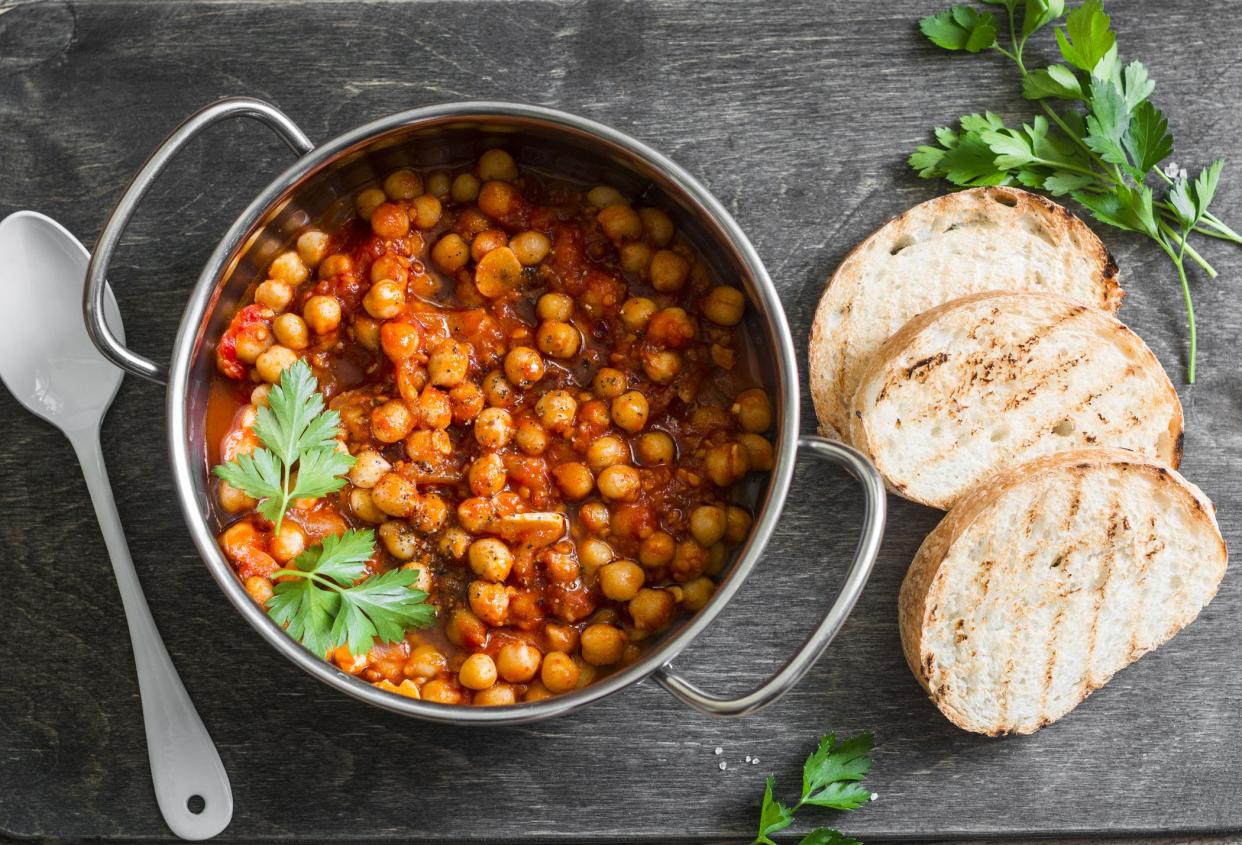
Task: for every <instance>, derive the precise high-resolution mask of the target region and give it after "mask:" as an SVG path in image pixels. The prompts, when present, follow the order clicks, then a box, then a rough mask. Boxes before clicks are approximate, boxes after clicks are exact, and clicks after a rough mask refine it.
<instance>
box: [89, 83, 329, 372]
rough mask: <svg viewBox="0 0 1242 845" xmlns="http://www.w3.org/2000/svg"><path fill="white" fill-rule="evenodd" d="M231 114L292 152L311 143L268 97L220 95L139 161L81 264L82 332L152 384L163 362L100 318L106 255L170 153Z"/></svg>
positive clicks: (307, 148) (304, 150) (109, 356)
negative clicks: (83, 278) (83, 274)
mask: <svg viewBox="0 0 1242 845" xmlns="http://www.w3.org/2000/svg"><path fill="white" fill-rule="evenodd" d="M234 117H249V118H252V119H254V120H257V121H259V122H260V123H262V124H263V125H264V126H266V127H267V128H269V129H271V130H272V131H273V132H275V133H276V135H277V136H278V137H279V138H280V139H281V140H282V141H284V142H285V144H287V145H288V146H289V149H291V150H293V151H294V152H295V153H297V154H298V155H305V154H306V153H308V152H310V151H311V150H312V149H314V148H315V145H314V144H312V143H311V141H310V139H309V138H307V137H306V135H305V133H303V132H302V130H301V129H299V128H298V125H297V124H296V123H294V122H293V121H292V120H290V119H289V118H288V117H286V116H285V115H284V113H283V112H281V111H280V110H279V109H277V108H276V107H275V106H273V105H271V104H270V103H265V102H263V101H262V100H256V99H253V98H250V97H226V98H225V99H223V100H217V101H216V102H214V103H211V104H210V105H207V106H205V107H203V108H202V109H200V110H199V111H197V112H195V113H194V114H192V115H190V117H188V118H187V119H186V120H185V121H184V122H183V123H182V124H181V125H180V126H178V127H177V128H176V129H174V130H173V131H172V133H171V134H170V135H169V136H168V137H167V138H165V139H164V142H163V143H162V144H160V145H159V146H158V147H156V149H155V152H153V153H152V154H151V157H150V158H148V159H147V160H146V163H144V164H143V165H142V169H141V170H139V171H138V175H137V176H135V177H134V179H133V181H132V182H130V183H129V187H127V188H126V189H125V193H124V194H122V195H121V199H120V201H119V202H117V204H116V208H114V209H113V210H112V214H111V215H109V217H108V219H107V221H106V222H105V223H104V226H103V230H102V231H101V232H100V233H99V240H98V241H97V242H96V243H95V249H94V251H93V252H92V254H91V260H90V264H89V265H88V266H87V268H86V290H85V291H84V293H83V295H82V313H83V316H84V317H85V319H86V332H87V334H89V335H90V338H91V342H93V343H94V344H95V348H96V349H98V350H99V351H100V353H101V354H102V355H103V356H104V357H105V358H107V359H108V360H109V361H111V362H112V363H114V364H116V365H117V366H118V367H120V368H121V369H122V370H124V371H125V372H127V373H130V374H132V375H136V376H141V377H142V378H144V379H147V380H148V381H153V382H155V383H156V384H164V383H165V381H167V378H168V368H167V367H165V366H163V365H161V364H156V363H155V362H154V361H151V360H149V359H147V358H144V357H143V356H141V355H139V354H138V353H136V352H134V351H132V350H131V349H129V348H128V347H127V346H125V344H124V343H122V342H121V341H120V340H119V339H118V338H117V337H116V335H114V334H113V333H112V330H111V329H110V328H108V324H107V323H106V322H105V321H104V279H105V278H106V277H107V273H108V265H109V264H110V263H111V261H112V253H113V252H114V251H115V250H116V247H117V244H118V243H119V242H120V240H121V235H122V234H123V233H124V232H125V227H126V226H127V225H129V221H130V219H131V218H132V217H133V216H134V211H135V210H136V209H137V207H138V203H140V202H141V201H142V198H143V197H144V196H145V195H146V193H147V190H148V189H150V187H151V185H152V184H153V183H154V182H155V180H156V178H157V177H158V176H159V175H160V173H162V172H163V170H164V168H166V167H167V166H168V164H169V162H171V161H172V159H173V157H174V156H175V155H176V154H177V153H178V152H179V151H180V150H181V148H182V147H184V146H185V145H186V144H187V143H189V142H190V141H192V140H193V139H194V138H196V137H197V136H198V135H199V134H200V133H202V131H203V130H204V129H206V128H207V127H209V126H212V125H213V124H216V123H220V122H221V121H223V120H228V119H230V118H234Z"/></svg>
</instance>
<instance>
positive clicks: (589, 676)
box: [574, 656, 599, 689]
mask: <svg viewBox="0 0 1242 845" xmlns="http://www.w3.org/2000/svg"><path fill="white" fill-rule="evenodd" d="M574 663H576V664H578V683H576V684H574V688H575V689H582V688H583V687H586V686H590V685H591V684H593V683H595V677H596V676H597V675H598V674H599V670H598V669H596V668H595V667H594V666H592V665H591V664H590V663H587V662H586V661H585V660H583V659H582V657H581V656H578V657H575V658H574Z"/></svg>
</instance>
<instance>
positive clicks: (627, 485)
mask: <svg viewBox="0 0 1242 845" xmlns="http://www.w3.org/2000/svg"><path fill="white" fill-rule="evenodd" d="M596 483H597V484H598V485H599V492H600V495H602V496H603V497H604V498H605V499H611V500H612V501H618V502H632V501H634V500H635V499H637V498H638V491H639V489H640V488H641V481H640V479H639V475H638V470H636V469H634V467H631V466H621V465H617V466H610V467H608V468H607V469H605V470H604V471H603V472H601V473H600V474H599V479H598V481H597V482H596Z"/></svg>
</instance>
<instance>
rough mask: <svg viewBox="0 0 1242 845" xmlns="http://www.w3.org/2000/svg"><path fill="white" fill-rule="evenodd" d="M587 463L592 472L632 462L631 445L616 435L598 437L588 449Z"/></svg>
mask: <svg viewBox="0 0 1242 845" xmlns="http://www.w3.org/2000/svg"><path fill="white" fill-rule="evenodd" d="M586 462H587V466H589V467H590V468H591V470H592V472H600V471H601V470H604V469H607V468H608V467H610V466H614V465H616V464H628V463H629V462H630V447H629V444H628V443H626V442H625V441H624V440H622V439H621V438H620V437H617V436H616V435H615V434H609V435H605V436H604V437H598V438H596V439H595V440H594V441H592V443H591V445H590V446H588V447H587V453H586Z"/></svg>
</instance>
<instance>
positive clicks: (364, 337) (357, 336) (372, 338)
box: [354, 314, 380, 352]
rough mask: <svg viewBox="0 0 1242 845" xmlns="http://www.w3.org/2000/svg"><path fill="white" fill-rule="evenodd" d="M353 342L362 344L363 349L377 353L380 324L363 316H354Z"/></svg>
mask: <svg viewBox="0 0 1242 845" xmlns="http://www.w3.org/2000/svg"><path fill="white" fill-rule="evenodd" d="M354 340H356V341H358V343H360V344H362V346H363V347H364V348H365V349H369V350H370V351H372V352H379V349H380V324H379V323H378V322H376V321H375V320H372V319H371V318H370V317H368V316H367V315H365V314H355V315H354Z"/></svg>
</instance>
